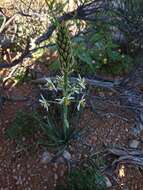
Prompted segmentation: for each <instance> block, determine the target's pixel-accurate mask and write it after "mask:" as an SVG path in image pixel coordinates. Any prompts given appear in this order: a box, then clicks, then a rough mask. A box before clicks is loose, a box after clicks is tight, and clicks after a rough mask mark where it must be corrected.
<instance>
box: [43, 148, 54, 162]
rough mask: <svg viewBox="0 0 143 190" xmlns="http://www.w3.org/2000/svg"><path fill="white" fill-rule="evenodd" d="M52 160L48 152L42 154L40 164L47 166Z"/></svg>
mask: <svg viewBox="0 0 143 190" xmlns="http://www.w3.org/2000/svg"><path fill="white" fill-rule="evenodd" d="M51 160H52V157H51V155H50V153H49V152H47V151H46V152H44V153H43V154H42V156H41V163H43V164H48V163H49V162H50V161H51Z"/></svg>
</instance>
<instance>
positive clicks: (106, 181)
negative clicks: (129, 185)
mask: <svg viewBox="0 0 143 190" xmlns="http://www.w3.org/2000/svg"><path fill="white" fill-rule="evenodd" d="M105 183H106V187H107V188H109V187H112V183H111V181H110V179H109V178H108V177H107V176H105Z"/></svg>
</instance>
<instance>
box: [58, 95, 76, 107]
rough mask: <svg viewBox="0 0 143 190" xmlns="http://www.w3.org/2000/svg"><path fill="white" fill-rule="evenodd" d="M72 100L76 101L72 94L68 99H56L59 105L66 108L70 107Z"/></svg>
mask: <svg viewBox="0 0 143 190" xmlns="http://www.w3.org/2000/svg"><path fill="white" fill-rule="evenodd" d="M72 100H74V97H72V96H71V94H69V95H68V96H66V97H63V98H59V99H56V101H58V103H59V104H64V105H66V106H68V105H69V104H70V103H71V101H72Z"/></svg>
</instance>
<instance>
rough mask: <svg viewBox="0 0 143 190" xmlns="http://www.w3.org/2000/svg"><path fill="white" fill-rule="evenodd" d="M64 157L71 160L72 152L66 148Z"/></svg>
mask: <svg viewBox="0 0 143 190" xmlns="http://www.w3.org/2000/svg"><path fill="white" fill-rule="evenodd" d="M63 157H64V158H65V159H66V160H71V154H70V153H69V152H68V151H67V150H65V151H64V152H63Z"/></svg>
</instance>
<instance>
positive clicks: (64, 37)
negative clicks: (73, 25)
mask: <svg viewBox="0 0 143 190" xmlns="http://www.w3.org/2000/svg"><path fill="white" fill-rule="evenodd" d="M57 46H58V53H59V60H60V64H61V70H62V72H64V71H66V72H68V73H71V72H73V64H74V57H73V50H72V44H71V39H70V34H69V30H68V27H67V26H66V24H65V22H62V23H61V24H59V27H58V32H57Z"/></svg>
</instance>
